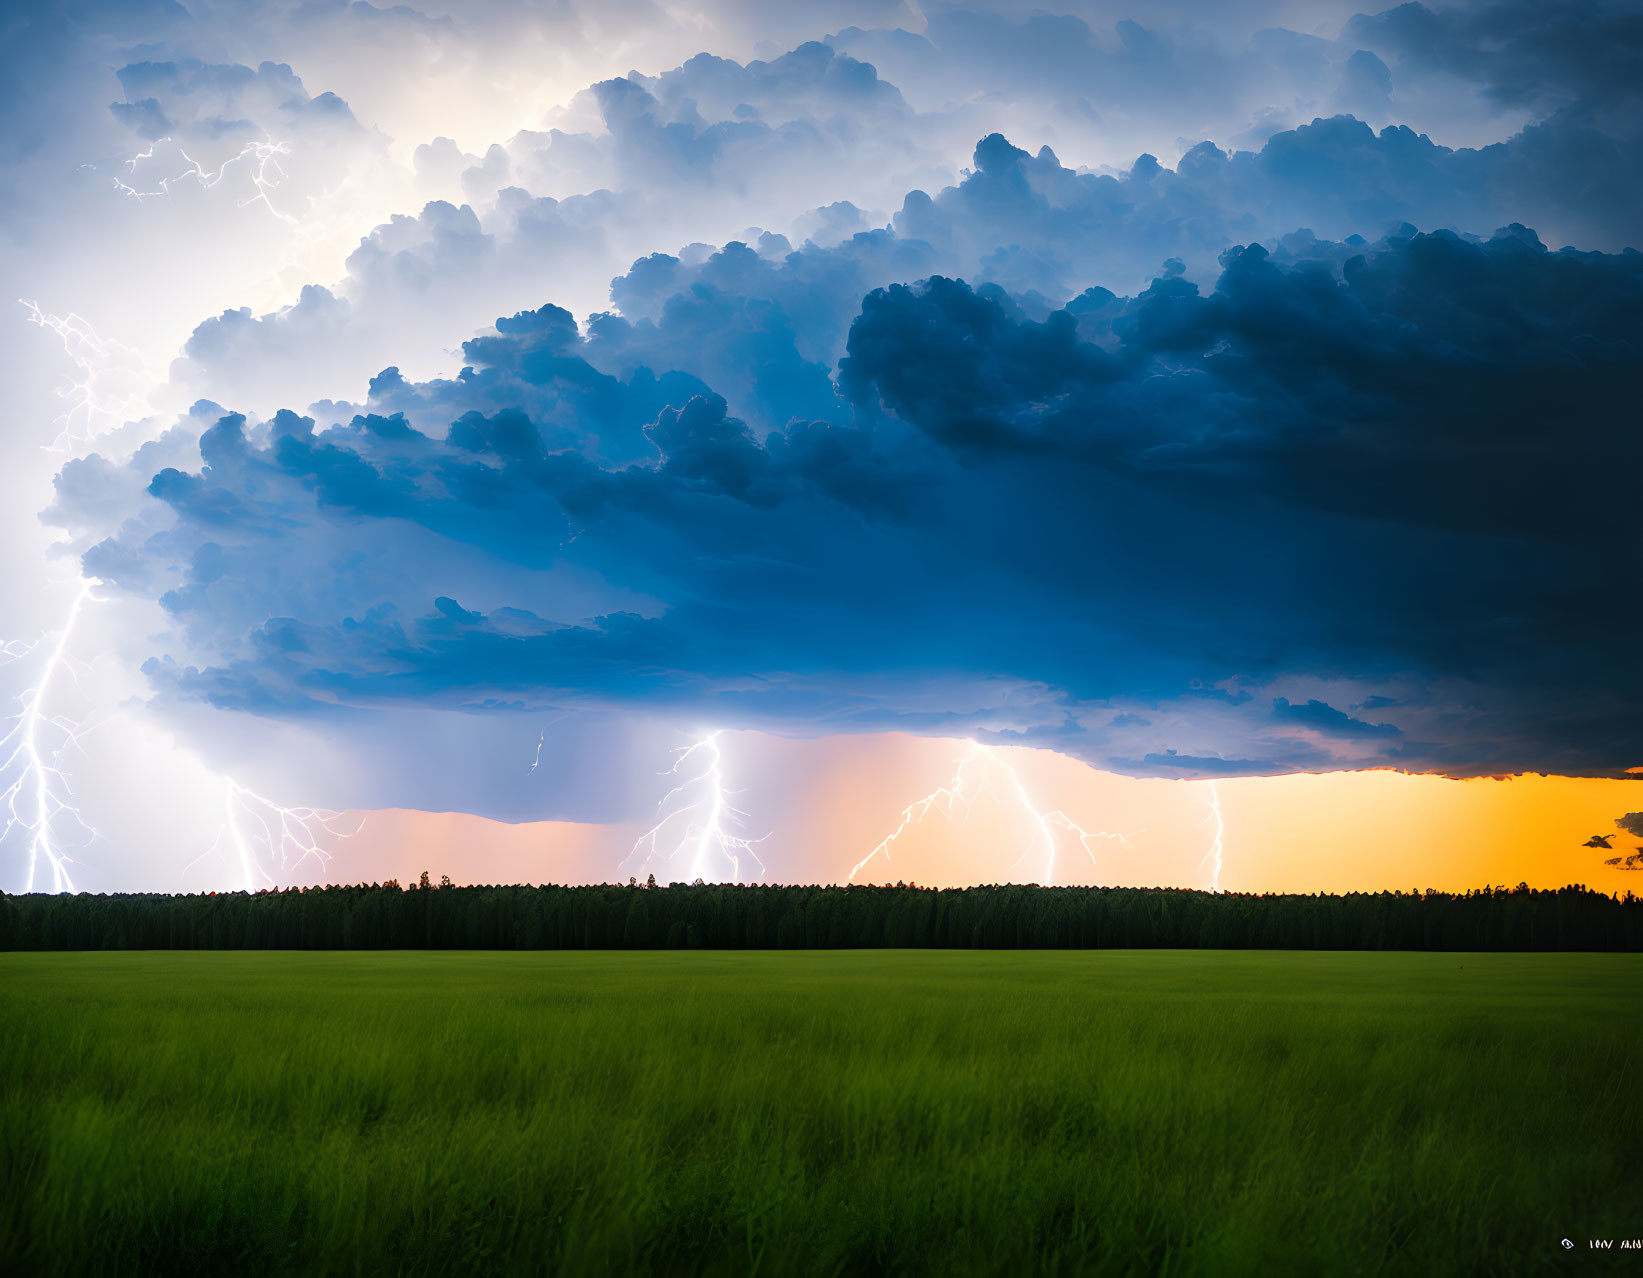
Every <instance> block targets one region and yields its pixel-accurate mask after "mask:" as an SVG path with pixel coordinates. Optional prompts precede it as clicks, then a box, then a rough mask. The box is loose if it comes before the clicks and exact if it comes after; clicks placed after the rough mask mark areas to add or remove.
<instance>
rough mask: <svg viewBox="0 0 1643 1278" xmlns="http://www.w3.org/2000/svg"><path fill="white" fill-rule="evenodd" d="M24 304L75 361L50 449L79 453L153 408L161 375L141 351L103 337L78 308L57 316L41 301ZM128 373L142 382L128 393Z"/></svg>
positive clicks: (62, 391) (30, 317)
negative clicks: (151, 398) (124, 384)
mask: <svg viewBox="0 0 1643 1278" xmlns="http://www.w3.org/2000/svg"><path fill="white" fill-rule="evenodd" d="M18 303H19V305H22V306H25V307H27V308H28V312H29V313H28V315H27V316H26V317H25V318H26V319H27V321H28V323H30V324H34V325H37V326H38V327H40V328H42V329H44V330H45V331H46V332H48V333H53V334H55V335H56V336H57V338H58V340H59V341H61V342H62V344H63V351H64V353H65V354H66V355H67V356H68V357H69V359H70V361H72V362H73V364H74V369H75V371H74V373H73V374H70V375H68V377H67V379H66V384H65V385H62V386H59V387H58V388H57V390H56V392H55V393H56V395H57V397H58V398H59V399H61V400H64V401H66V402H67V404H68V408H67V411H65V412H64V413H62V414H61V415H60V416H59V417H57V418H56V420H55V421H54V422H53V425H55V426H56V427H57V437H56V438H55V439H54V440H53V441H52V442H51V443H50V444H48V445H46V449H47V451H48V452H58V453H63V452H68V453H71V452H75V451H77V450H78V449H79V448H80V447H81V446H82V445H85V444H89V443H91V442H92V441H93V440H95V439H96V438H97V437H98V436H99V435H102V434H105V433H106V432H108V431H110V430H113V429H114V428H115V427H117V426H121V425H124V424H125V423H126V422H128V421H132V420H134V419H136V418H139V417H142V416H143V415H144V414H145V413H146V412H147V411H148V393H149V389H150V388H151V387H153V386H154V385H155V377H154V375H153V373H152V372H150V371H149V367H148V364H147V362H146V361H145V360H144V359H143V357H142V355H141V354H139V353H138V352H137V351H135V350H132V349H131V348H130V347H129V346H123V345H121V344H120V343H119V342H115V341H113V340H110V339H106V338H103V337H99V336H98V334H97V330H96V329H95V328H94V327H93V326H92V324H91V322H90V321H89V320H87V319H85V318H84V317H82V316H80V315H76V314H74V313H73V312H72V311H71V312H69V313H68V314H67V315H54V314H52V313H51V312H49V311H42V310H41V309H40V307H39V305H38V304H36V303H35V302H30V301H24V300H23V299H22V298H19V299H18ZM122 373H124V374H127V375H130V376H131V377H132V379H133V380H134V381H135V382H136V383H137V386H136V388H135V389H126V390H124V391H123V392H122V390H121V388H120V386H119V385H118V383H119V380H120V378H121V375H122ZM111 383H112V385H111Z"/></svg>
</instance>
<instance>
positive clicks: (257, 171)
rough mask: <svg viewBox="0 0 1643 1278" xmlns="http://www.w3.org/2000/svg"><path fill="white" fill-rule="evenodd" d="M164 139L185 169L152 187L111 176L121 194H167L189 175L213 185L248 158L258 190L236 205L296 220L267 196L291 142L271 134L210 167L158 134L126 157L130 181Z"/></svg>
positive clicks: (147, 196) (139, 197)
mask: <svg viewBox="0 0 1643 1278" xmlns="http://www.w3.org/2000/svg"><path fill="white" fill-rule="evenodd" d="M167 142H169V143H171V145H172V146H174V147H176V148H177V154H178V155H180V156H182V158H183V160H184V161H185V162H186V163H187V165H188V167H187V168H186V169H184V170H183V171H182V172H181V173H178V174H177V175H176V176H174V177H163V178H160V179H159V185H158V187H157V188H156V189H153V190H147V191H144V190H139V189H138V188H137V187H135V186H132V185H131V183H130V182H122V181H121V180H120V179H119V178H115V179H114V189H115V190H117V191H119V192H121V193H122V194H124V195H129V196H131V197H132V198H133V199H135V200H138V201H142V200H146V199H151V198H153V197H155V196H166V195H170V194H171V188H172V186H173V185H175V184H177V183H180V182H186V181H188V180H190V179H193V180H194V181H195V182H197V183H199V185H201V186H203V187H213V186H216V185H217V184H218V183H219V182H221V181H222V180H223V178H224V177H225V176H226V175H227V173H228V170H229V169H230V168H231V167H232V166H234V165H236V164H239V163H240V162H241V161H242V160H243V161H248V162H249V163H248V165H247V167H248V170H249V173H250V177H251V184H252V185H253V186H254V187H256V189H257V193H256V194H255V195H248V196H246V197H245V198H244V199H242V200H240V201H239V207H240V208H242V209H243V208H245V207H246V206H247V205H250V204H262V205H264V206H266V207H267V209H268V211H269V212H270V213H272V214H273V215H274V216H275V217H277V218H279V219H280V220H281V221H282V222H291V223H293V224H294V223H295V222H296V221H297V219H296V218H294V217H292V216H291V215H290V214H289V213H282V212H281V211H280V210H279V209H277V208H275V207H274V204H273V201H271V200H270V199H269V198H268V193H269V192H270V191H272V190H273V189H274V188H275V187H277V186H279V184H280V182H281V181H282V180H284V178H285V170H284V169H282V168H281V167H280V162H279V157H280V156H282V155H290V154H291V144H290V143H289V142H276V141H274V140H273V139H272V138H264V139H263V140H262V141H261V142H247V143H246V144H245V145H244V146H243V147H241V148H240V150H239V151H238V152H237V153H236V154H234V155H231V156H229V157H228V158H227V159H226V160H224V161H223V162H222V163H221V164H220V165H218V166H217V168H216V169H214V170H211V169H207V168H206V167H205V166H204V165H203V164H201V163H200V162H199V161H198V160H196V159H195V158H194V157H193V156H191V155H190V154H189V153H188V152H187V151H185V150H183V148H182V144H181V143H179V142H177V141H176V140H175V139H173V138H170V137H164V138H160V139H159V140H157V141H155V142H153V143H152V144H150V146H149V148H148V150H146V151H142V152H139V153H138V154H137V155H134V156H132V157H131V159H129V160H127V161H126V166H127V167H128V168H129V169H130V170H131V174H132V181H133V182H134V181H136V180H137V178H136V174H137V165H138V164H140V163H142V162H143V161H146V160H152V159H153V158H154V151H155V148H157V147H159V146H161V145H162V144H163V143H167Z"/></svg>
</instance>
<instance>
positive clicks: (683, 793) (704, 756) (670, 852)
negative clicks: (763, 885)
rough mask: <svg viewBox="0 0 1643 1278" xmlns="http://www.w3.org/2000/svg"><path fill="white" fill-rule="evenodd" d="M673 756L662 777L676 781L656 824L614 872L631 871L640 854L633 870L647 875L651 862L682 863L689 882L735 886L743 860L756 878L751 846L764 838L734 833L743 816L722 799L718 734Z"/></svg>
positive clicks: (761, 866)
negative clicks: (748, 859) (750, 865)
mask: <svg viewBox="0 0 1643 1278" xmlns="http://www.w3.org/2000/svg"><path fill="white" fill-rule="evenodd" d="M674 753H676V754H677V755H678V756H679V757H678V758H677V759H675V760H674V761H673V766H672V767H671V768H669V769H668V770H667V771H666V772H664V773H663V774H662V775H663V776H677V777H681V778H682V779H681V780H680V782H679V784H677V785H676V786H674V787H673V789H671V790H669V791H668V792H667V793H666V794H665V795H663V796H662V801H661V803H659V804H658V805H657V817H658V819H657V822H656V824H655V825H653V826H651V828H650V829H648V830H646V831H645V832H644V833H643V834H641V835H640V836H639V837H638V839H636V840H635V841H634V844H633V850H632V851H631V852H629V853H628V854H627V856H626V857H624V858H623V860H622V863H621V867H620V868H622V869H623V870H627V869H629V868H631V867H632V862H633V861H634V860H635V858H637V857H639V856H640V854H641V853H643V859H642V860H640V861H639V864H638V866H637V869H638V870H641V871H646V872H648V871H649V868H650V866H651V865H652V864H655V863H661V864H663V865H664V866H676V865H678V864H679V863H681V862H685V863H687V864H688V868H687V869H686V871H685V872H686V873H687V874H688V875H689V876H690V877H691V878H692V879H706V880H708V881H711V882H720V881H727V882H731V883H739V882H741V881H742V858H743V857H744V856H747V857H751V858H752V859H753V861H754V862H755V863H756V864H757V865H758V867H759V877H760V878H761V879H762V878H763V877H764V873H765V866H764V862H763V861H761V860H760V859H759V854H758V853H757V852H755V851H754V850H753V848H754V845H755V844H758V843H762V842H764V840H765V838H767V837H769V836H767V835H761V836H760V837H759V838H757V839H750V838H747V837H746V836H745V835H742V834H739V833H737V831H739V830H740V829H741V828H742V826H743V824H744V823H745V822H746V821H747V819H748V815H747V813H746V812H743V811H742V810H741V809H740V808H738V807H735V806H734V805H733V804H732V803H731V802H730V800H729V798H728V797H727V795H728V794H729V793H730V792H729V791H727V790H726V789H725V781H724V770H723V767H722V766H721V765H722V763H723V756H722V754H721V752H720V750H719V734H718V733H717V732H710V733H709V734H708V735H707V736H705V737H703V738H702V739H701V740H700V741H698V742H696V743H695V744H694V745H689V746H685V747H683V748H682V749H680V750H677V751H675V752H674ZM726 870H728V871H729V874H728V877H727V876H726V875H725V873H724V871H726Z"/></svg>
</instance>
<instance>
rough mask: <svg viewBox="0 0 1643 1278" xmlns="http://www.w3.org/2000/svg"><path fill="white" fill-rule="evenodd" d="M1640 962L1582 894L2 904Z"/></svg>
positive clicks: (554, 928) (398, 943)
mask: <svg viewBox="0 0 1643 1278" xmlns="http://www.w3.org/2000/svg"><path fill="white" fill-rule="evenodd" d="M879 946H884V947H909V946H911V947H932V948H966V949H968V948H974V949H1039V948H1045V949H1051V948H1053V949H1119V948H1141V949H1147V948H1161V947H1169V948H1188V949H1191V948H1205V949H1287V950H1307V949H1320V950H1631V951H1636V950H1643V898H1639V897H1636V896H1633V895H1632V894H1631V893H1629V892H1628V893H1626V895H1625V896H1623V897H1610V896H1606V895H1604V894H1603V893H1601V892H1595V891H1592V890H1591V889H1589V888H1585V887H1577V886H1571V887H1564V888H1557V889H1555V890H1544V891H1542V890H1537V889H1531V888H1528V887H1525V886H1523V885H1521V884H1520V885H1519V886H1518V887H1515V888H1503V887H1499V888H1483V889H1480V890H1476V891H1471V892H1465V893H1448V892H1424V893H1422V892H1413V893H1404V892H1374V893H1370V892H1353V893H1348V894H1346V895H1344V896H1325V895H1321V894H1320V895H1312V896H1305V895H1278V894H1267V895H1260V896H1257V895H1253V894H1241V893H1236V892H1223V893H1210V892H1197V891H1188V890H1185V889H1177V888H1081V887H1050V888H1043V887H1029V886H1016V885H1006V886H993V887H971V888H946V889H940V890H937V889H933V888H920V887H913V886H905V887H904V886H899V885H898V886H896V887H854V886H851V887H778V886H745V887H741V886H730V885H714V884H708V885H701V884H696V885H687V884H683V883H675V884H670V885H669V886H667V887H657V888H645V887H639V886H626V887H623V886H618V885H614V884H610V885H601V886H592V887H555V886H546V887H517V886H496V887H438V888H424V889H417V888H412V889H410V890H401V888H400V887H399V886H398V885H397V884H387V885H377V884H372V885H369V886H366V885H360V886H356V887H325V888H309V889H306V890H298V889H295V888H293V889H290V890H287V891H270V892H257V893H244V892H228V893H214V894H203V895H192V896H180V895H179V896H169V895H162V894H149V893H140V894H129V895H127V894H117V895H112V896H102V895H92V894H90V893H80V894H78V895H73V896H69V895H62V896H51V895H44V894H35V895H28V896H5V895H0V949H4V950H103V949H114V950H120V949H129V950H154V949H158V950H166V949H174V950H189V949H232V950H238V949H248V950H249V949H275V950H285V949H291V950H304V949H325V950H336V949H342V950H348V949H481V950H514V949H519V950H535V949H578V950H579V949H806V948H810V949H820V948H828V949H851V948H868V947H879Z"/></svg>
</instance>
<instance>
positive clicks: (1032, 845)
mask: <svg viewBox="0 0 1643 1278" xmlns="http://www.w3.org/2000/svg"><path fill="white" fill-rule="evenodd" d="M998 772H1002V773H1003V774H1004V776H1005V777H1007V778H1008V783H1007V784H1008V793H1007V800H1008V801H1010V802H1012V803H1013V804H1015V805H1016V806H1018V807H1019V808H1020V809H1021V812H1022V816H1023V820H1024V821H1025V822H1026V824H1027V827H1028V835H1027V841H1026V843H1025V845H1024V846H1023V847H1022V849H1021V853H1020V855H1019V856H1017V857H1016V859H1015V861H1014V862H1012V863H1011V865H1010V866H1009V869H1008V870H1007V871H1006V874H1013V873H1014V872H1015V870H1016V868H1017V867H1018V866H1020V865H1021V864H1022V863H1023V862H1024V861H1028V860H1029V859H1031V860H1032V861H1033V862H1034V863H1036V862H1037V858H1038V857H1039V856H1042V857H1043V858H1044V860H1043V873H1042V875H1041V876H1039V877H1038V878H1037V879H1036V880H1035V881H1037V882H1040V883H1043V884H1045V885H1048V884H1051V883H1053V882H1054V881H1055V866H1056V855H1057V853H1058V851H1059V849H1060V843H1061V840H1060V838H1059V837H1058V835H1057V831H1061V832H1063V833H1066V834H1071V835H1073V836H1074V837H1075V838H1076V839H1077V841H1078V844H1079V846H1080V847H1082V848H1083V849H1084V851H1085V852H1086V853H1088V855H1089V858H1090V861H1091V862H1092V863H1093V864H1096V865H1099V864H1100V860H1099V859H1098V858H1097V857H1096V855H1095V848H1096V845H1097V844H1098V843H1100V842H1105V841H1111V842H1116V843H1127V842H1128V841H1129V839H1130V837H1131V836H1130V835H1128V834H1117V833H1114V832H1111V831H1108V830H1086V829H1085V828H1084V827H1083V826H1081V825H1079V824H1078V822H1076V821H1074V820H1073V819H1072V818H1071V817H1070V816H1068V815H1067V814H1066V813H1065V812H1063V811H1061V810H1060V809H1059V808H1053V809H1043V808H1040V807H1039V806H1038V805H1037V804H1036V803H1034V802H1033V800H1032V797H1031V796H1030V795H1029V794H1028V793H1027V787H1026V784H1025V783H1024V782H1023V781H1022V780H1021V775H1020V773H1018V772H1017V771H1016V770H1015V769H1014V768H1013V767H1011V766H1010V765H1009V764H1008V763H1006V762H1005V761H1004V760H1003V759H1001V758H999V756H998V755H997V754H996V753H995V752H994V751H992V750H990V749H988V748H987V747H986V746H984V745H981V744H980V743H979V742H971V743H970V749H969V751H968V752H967V753H966V754H965V755H964V756H963V757H962V758H960V759H959V761H958V767H957V769H956V770H955V771H954V773H953V777H952V779H951V780H950V781H948V782H947V784H945V785H941V786H937V787H936V788H935V789H934V790H932V791H931V792H930V793H929V794H927V795H925V796H924V797H923V798H921V799H917V800H915V801H914V802H912V803H909V804H908V805H907V806H906V807H905V808H903V809H902V812H901V823H900V824H899V825H898V826H896V828H895V829H894V830H892V831H891V832H890V833H889V834H887V835H886V836H885V837H884V838H883V839H882V840H880V841H879V843H878V845H877V846H876V847H875V848H874V849H873V850H872V851H871V852H869V853H868V854H867V855H866V856H864V857H862V859H861V860H859V861H857V862H856V864H855V865H854V866H853V867H852V868H851V870H850V875H849V881H850V882H852V883H853V882H855V879H856V875H858V874H860V873H861V872H862V871H863V870H864V869H866V868H867V866H868V864H869V863H870V862H871V861H872V860H873V859H874V858H875V857H877V856H880V855H882V856H883V857H884V859H885V860H886V861H888V860H890V849H891V846H892V845H893V844H894V843H895V841H896V840H897V839H899V838H900V837H901V836H902V835H903V834H904V833H905V832H906V831H907V830H908V828H909V827H911V826H914V825H917V824H918V823H919V822H921V821H923V820H924V818H925V817H927V816H928V815H929V814H930V813H931V811H932V810H935V809H940V811H941V812H942V815H944V816H945V817H947V819H948V820H952V819H953V818H954V817H955V816H958V815H959V814H960V813H962V814H963V815H966V816H967V815H968V814H969V811H970V808H971V807H972V806H973V805H974V803H975V801H976V800H977V799H978V798H980V797H981V796H982V795H983V794H985V793H988V792H989V791H991V792H993V793H997V789H996V788H995V787H994V784H993V780H994V776H995V774H996V773H998Z"/></svg>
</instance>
